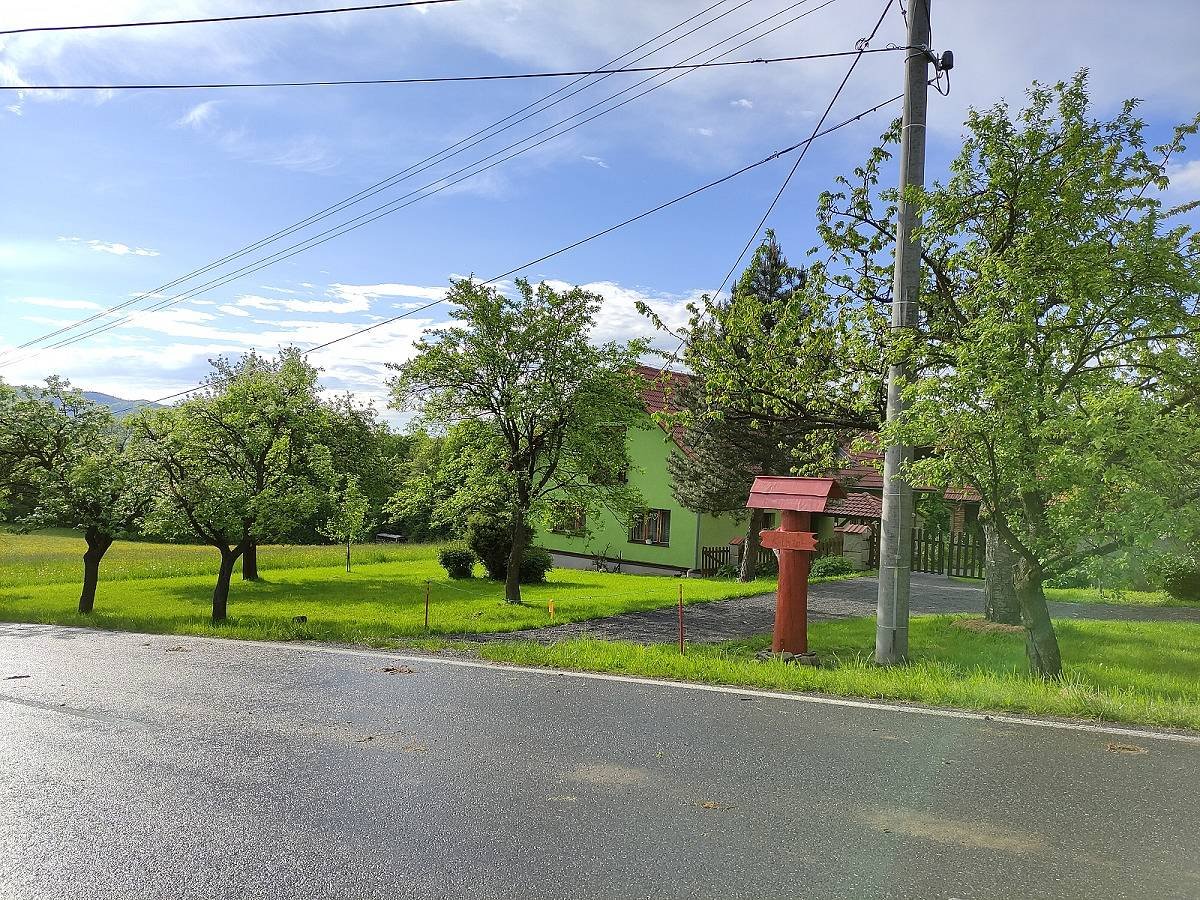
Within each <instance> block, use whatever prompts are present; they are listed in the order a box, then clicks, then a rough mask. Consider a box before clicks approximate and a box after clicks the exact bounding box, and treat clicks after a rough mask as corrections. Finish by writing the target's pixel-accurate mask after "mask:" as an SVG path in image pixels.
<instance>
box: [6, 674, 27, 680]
mask: <svg viewBox="0 0 1200 900" xmlns="http://www.w3.org/2000/svg"><path fill="white" fill-rule="evenodd" d="M32 677H33V676H32V675H9V676H8V677H7V678H5V679H4V680H5V681H13V680H15V679H17V678H32Z"/></svg>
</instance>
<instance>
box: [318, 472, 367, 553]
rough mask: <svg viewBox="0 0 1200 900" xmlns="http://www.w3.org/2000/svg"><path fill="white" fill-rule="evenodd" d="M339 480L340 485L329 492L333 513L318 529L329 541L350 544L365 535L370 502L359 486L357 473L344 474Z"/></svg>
mask: <svg viewBox="0 0 1200 900" xmlns="http://www.w3.org/2000/svg"><path fill="white" fill-rule="evenodd" d="M341 482H342V483H341V486H340V487H338V488H337V489H335V490H334V491H331V492H330V498H329V499H330V503H331V504H332V506H333V514H332V515H331V516H330V517H329V519H328V520H327V521H326V522H325V524H324V526H322V528H321V529H320V530H321V534H323V535H325V537H327V538H329V539H330V540H331V541H336V542H337V543H339V544H350V543H354V542H356V541H360V540H362V539H363V538H364V537H365V536H366V533H367V513H368V512H369V511H370V508H371V502H370V500H369V499H368V498H367V495H366V494H364V493H363V492H362V490H361V489H360V488H359V486H358V485H359V479H358V476H357V475H344V476H342V479H341Z"/></svg>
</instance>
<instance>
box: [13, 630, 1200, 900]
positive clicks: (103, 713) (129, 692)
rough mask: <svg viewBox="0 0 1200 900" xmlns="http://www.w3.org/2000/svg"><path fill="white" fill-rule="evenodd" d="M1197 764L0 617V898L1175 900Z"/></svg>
mask: <svg viewBox="0 0 1200 900" xmlns="http://www.w3.org/2000/svg"><path fill="white" fill-rule="evenodd" d="M13 675H27V676H29V677H27V678H11V676H13ZM1110 744H1113V745H1114V746H1116V747H1117V749H1114V747H1110V746H1109V745H1110ZM1120 746H1124V747H1126V748H1127V749H1126V750H1124V751H1122V750H1120V749H1119V747H1120ZM1136 748H1140V749H1141V750H1144V751H1146V752H1139V751H1138V749H1136ZM1198 781H1200V747H1198V746H1196V745H1195V744H1189V743H1185V742H1183V740H1181V739H1174V740H1172V739H1165V738H1156V737H1152V736H1146V735H1129V734H1114V733H1104V732H1098V731H1085V730H1078V729H1074V728H1068V727H1034V726H1031V725H1026V724H1019V723H1016V722H1011V721H1001V720H997V719H992V720H987V719H985V718H984V717H983V716H970V715H966V716H962V715H953V714H949V715H948V714H936V713H929V712H913V711H904V710H901V709H897V708H895V707H886V706H882V705H880V706H871V705H870V704H861V703H839V702H830V701H822V700H820V699H819V698H797V697H788V696H786V695H777V694H767V693H756V692H754V691H749V690H741V689H736V688H726V689H719V688H717V689H704V688H698V687H688V686H682V685H672V684H664V683H648V682H638V681H631V680H619V679H612V678H603V677H601V678H597V677H594V676H572V675H568V674H563V673H558V674H555V673H546V672H540V671H537V670H522V669H511V668H499V667H489V666H486V665H482V666H481V665H480V664H478V663H471V662H466V661H463V662H459V663H457V664H456V661H455V660H445V659H431V658H420V657H417V658H414V657H407V658H406V657H400V656H395V655H385V654H378V653H371V652H355V651H345V650H341V651H339V650H338V649H336V648H311V647H294V646H283V645H262V644H252V643H246V642H239V641H216V640H210V639H203V638H185V637H173V636H171V637H168V636H144V635H136V634H105V633H98V632H88V631H83V630H72V629H63V628H52V627H47V626H16V625H5V626H0V897H2V898H5V900H132V898H139V900H140V898H146V900H209V898H231V900H256V898H270V900H317V898H320V900H326V898H334V900H351V898H353V900H374V898H380V900H382V898H450V897H455V898H457V897H463V898H466V897H469V898H480V900H494V898H519V900H558V898H563V900H566V898H572V900H590V898H607V900H627V898H628V900H635V898H656V900H673V898H714V900H717V898H719V900H738V898H776V897H822V898H824V897H831V898H832V897H836V898H858V897H863V898H883V897H886V898H888V900H907V898H921V900H926V898H943V900H945V898H952V897H956V898H965V900H1007V898H1031V897H1036V898H1043V900H1059V898H1072V900H1074V898H1088V900H1092V898H1105V900H1120V898H1134V897H1137V898H1144V897H1153V898H1181V900H1182V898H1188V900H1193V898H1195V897H1197V896H1200V843H1197V840H1196V835H1197V834H1200V805H1197V804H1196V802H1195V799H1196V798H1195V785H1196V784H1197V783H1198Z"/></svg>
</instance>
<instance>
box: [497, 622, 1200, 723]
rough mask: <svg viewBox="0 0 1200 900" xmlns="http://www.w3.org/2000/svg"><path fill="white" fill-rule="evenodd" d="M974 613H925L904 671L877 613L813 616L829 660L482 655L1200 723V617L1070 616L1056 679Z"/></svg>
mask: <svg viewBox="0 0 1200 900" xmlns="http://www.w3.org/2000/svg"><path fill="white" fill-rule="evenodd" d="M964 621H968V622H969V621H970V617H963V616H916V617H914V618H913V619H912V626H911V633H910V638H911V644H912V653H913V659H914V661H913V662H912V663H911V664H910V665H907V666H900V667H895V668H881V667H879V666H876V665H875V664H874V663H873V662H872V660H871V655H870V652H869V649H868V648H870V647H872V645H873V641H874V627H875V625H874V620H873V619H844V620H841V621H834V622H818V623H814V624H812V625H811V626H810V634H811V645H812V646H813V647H814V648H815V649H816V650H817V651H818V653H820V655H821V657H822V660H823V662H824V665H823V666H822V667H821V668H810V667H805V666H792V665H787V664H784V663H780V662H774V661H770V662H759V661H757V660H756V659H754V654H755V652H756V651H758V650H759V649H762V648H763V647H765V646H768V645H769V639H768V638H766V637H762V638H757V639H752V640H746V641H734V642H731V643H727V644H721V645H717V646H701V645H693V646H690V647H689V648H688V651H687V654H686V655H684V656H680V655H679V652H678V651H677V650H676V649H674V648H673V647H671V646H669V645H651V646H640V645H636V644H629V643H622V642H615V641H614V642H606V641H590V640H575V641H568V642H563V643H560V644H554V645H549V646H545V645H539V644H533V643H527V642H504V643H496V644H488V645H485V646H483V647H481V648H480V649H479V654H480V655H481V656H483V657H485V658H487V659H492V660H497V661H504V662H510V663H518V664H523V665H538V666H549V667H554V668H564V669H576V670H585V671H594V672H616V673H621V674H627V675H643V676H651V677H660V678H672V679H679V680H684V681H696V682H703V683H710V684H733V685H748V686H753V687H758V688H767V689H776V690H792V691H817V692H820V693H825V694H833V695H838V696H846V697H866V698H872V699H882V700H895V701H907V702H916V703H925V704H930V705H935V706H952V707H959V708H964V709H978V710H997V711H999V710H1005V711H1013V712H1021V713H1031V714H1036V715H1052V716H1066V717H1071V718H1083V719H1099V720H1104V721H1110V722H1125V723H1132V724H1142V725H1154V726H1163V727H1174V728H1188V729H1194V730H1200V625H1194V624H1190V623H1175V622H1170V623H1168V622H1138V623H1134V622H1103V621H1059V622H1057V623H1056V627H1057V629H1058V635H1059V641H1060V642H1061V645H1062V651H1063V658H1064V659H1065V660H1067V672H1066V677H1065V678H1064V680H1063V681H1062V682H1060V683H1046V682H1042V681H1040V680H1037V679H1034V678H1031V677H1030V676H1029V674H1028V669H1027V667H1026V664H1025V659H1024V637H1023V636H1022V635H1021V634H1010V633H980V632H978V631H974V630H971V629H969V628H965V627H963V625H962V624H961V623H962V622H964Z"/></svg>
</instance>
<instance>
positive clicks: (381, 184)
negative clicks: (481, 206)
mask: <svg viewBox="0 0 1200 900" xmlns="http://www.w3.org/2000/svg"><path fill="white" fill-rule="evenodd" d="M726 2H728V0H716V2H715V3H713V4H711V5H710V6H708V7H706V8H704V9H702V10H701V11H700V12H698V13H695V14H694V15H692V16H689V17H688V18H686V19H684V20H683V21H681V22H679V23H677V24H675V25H672V26H671V27H670V28H668V29H666V30H665V31H661V32H659V33H658V34H656V35H655V36H654V37H652V38H649V39H648V40H646V41H643V42H642V43H641V44H638V45H637V46H636V47H634V48H632V49H631V50H627V51H626V52H625V53H622V54H621V55H620V56H617V57H614V58H613V59H610V60H609V61H608V62H607V63H605V64H604V65H603V66H601V67H600V68H607V67H609V66H612V65H614V64H616V63H618V62H620V61H621V60H622V59H624V58H625V57H627V56H630V55H631V54H633V53H637V52H638V51H639V50H642V49H643V48H645V47H647V46H649V45H650V44H653V43H654V42H656V41H658V40H659V39H660V38H663V37H666V36H667V35H668V34H670V33H671V32H673V31H676V30H678V29H680V28H682V27H683V26H685V25H688V24H690V23H691V22H694V21H695V20H696V19H699V18H701V17H702V16H705V15H707V14H708V13H710V12H712V11H713V10H714V9H716V8H717V7H719V6H723V5H724V4H725V3H726ZM750 2H751V0H741V2H739V3H738V4H737V5H736V6H733V7H731V8H730V9H727V10H725V11H724V12H721V13H719V14H717V15H716V16H713V17H712V18H711V19H709V20H708V21H706V22H701V23H700V24H699V25H695V26H693V27H692V28H690V29H689V30H687V31H685V32H683V33H682V34H679V35H676V36H675V37H673V38H672V39H671V40H669V41H667V42H666V43H665V44H662V45H661V46H659V47H657V48H654V49H652V50H650V51H648V52H647V53H644V54H642V55H641V56H639V57H637V58H636V59H634V60H633V61H632V62H635V63H636V62H641V61H642V60H644V59H646V58H648V57H650V56H652V55H653V54H654V53H657V52H659V51H661V50H664V49H666V48H667V47H669V46H671V44H674V43H676V42H677V41H679V40H682V39H683V38H686V37H688V36H690V35H692V34H693V33H695V32H696V31H698V30H700V29H702V28H707V27H708V26H709V25H712V24H713V23H714V22H716V21H718V20H719V19H722V18H724V17H725V16H728V15H730V14H731V13H733V12H736V11H737V10H739V9H741V8H742V7H744V6H746V5H747V4H748V3H750ZM793 5H794V4H793ZM587 77H588V76H581V77H579V78H576V79H574V80H573V81H571V82H569V83H567V84H565V85H563V86H562V87H560V88H558V89H557V90H554V91H551V92H550V93H548V94H546V95H544V96H543V97H541V98H539V99H538V100H535V101H533V102H532V103H528V104H526V105H525V106H522V107H520V108H519V109H517V110H515V111H514V112H511V113H509V114H508V115H507V116H504V117H502V118H500V119H497V120H496V121H495V122H493V123H492V124H491V125H488V126H485V127H484V128H481V129H479V130H477V131H475V132H473V133H471V134H469V135H467V136H466V137H465V138H462V139H460V140H458V141H457V142H455V143H453V144H450V145H449V146H448V147H445V148H443V149H442V150H440V151H438V152H437V153H434V154H431V155H430V156H427V157H425V158H424V159H422V160H419V161H418V162H416V163H413V164H412V165H410V166H408V167H407V168H405V169H401V170H400V171H399V172H396V173H394V174H392V175H389V176H388V177H387V178H384V179H381V180H380V181H377V182H375V183H374V184H371V185H368V186H367V187H365V188H363V189H362V190H361V191H358V192H357V193H355V194H351V195H350V196H349V197H347V198H345V199H343V200H340V201H338V202H337V203H334V204H332V205H330V206H327V207H325V208H324V209H321V210H318V211H317V212H315V213H313V214H312V215H310V216H308V217H307V218H305V219H301V220H300V221H298V222H294V223H292V224H291V225H289V226H287V227H286V228H282V229H280V230H279V231H276V232H274V233H273V234H269V235H267V236H266V237H265V238H260V239H259V240H257V241H255V242H253V243H251V244H247V245H245V246H244V247H242V248H240V249H238V250H235V251H233V252H231V253H228V254H226V255H225V256H223V257H221V258H220V259H217V260H215V261H213V262H211V263H208V264H206V265H204V266H201V267H199V268H197V269H193V270H192V271H191V272H188V273H186V274H184V275H181V276H179V277H178V278H176V279H174V280H173V281H169V282H167V283H166V284H161V285H159V286H158V287H156V288H153V289H151V290H149V291H145V292H143V293H141V294H139V295H137V296H134V297H131V298H130V299H128V300H125V301H122V302H121V303H117V304H114V305H113V306H110V307H108V309H105V310H101V311H100V312H96V313H92V314H90V315H87V316H84V317H83V318H81V319H79V320H78V321H76V322H73V323H71V324H70V325H66V326H63V327H61V328H58V329H55V330H53V331H50V332H47V333H46V334H43V335H39V336H38V337H36V338H32V339H30V340H28V341H26V342H25V343H23V344H20V345H18V346H17V347H16V348H15V350H17V351H20V350H24V349H27V348H29V347H31V346H33V345H34V344H38V343H41V342H42V341H45V340H48V339H50V338H54V337H57V336H59V335H61V334H65V333H66V332H69V331H74V330H75V329H76V328H79V327H81V326H83V325H87V324H89V323H91V322H94V321H96V320H98V319H103V318H105V317H107V316H109V315H111V314H113V313H115V312H119V311H120V310H122V309H126V308H128V307H130V306H133V305H134V304H136V303H140V302H141V301H142V300H145V299H148V298H151V297H154V296H156V295H157V294H158V293H159V292H161V291H166V290H170V289H171V288H173V287H177V286H178V285H180V284H183V283H184V282H186V281H190V280H191V279H193V278H196V277H198V276H200V275H203V274H206V273H207V272H210V271H212V270H213V269H215V268H218V267H219V266H222V265H224V264H225V263H228V262H232V261H233V260H235V259H238V258H239V257H242V256H245V255H247V254H249V253H253V252H254V251H255V250H258V249H260V248H262V247H264V246H266V245H268V244H271V243H274V242H275V241H277V240H279V239H281V238H284V237H287V236H288V235H290V234H294V233H295V232H297V231H300V230H301V229H303V228H307V227H308V226H309V225H313V224H316V223H317V222H320V221H322V220H324V219H327V218H329V217H330V216H333V215H336V214H337V213H339V212H341V211H342V210H344V209H347V208H349V207H351V206H354V205H356V204H358V203H361V202H362V201H363V200H365V199H367V198H369V197H372V196H374V195H376V194H379V193H381V192H383V191H385V190H387V189H388V188H390V187H393V186H394V185H396V184H398V183H400V182H401V181H404V180H406V179H408V178H411V177H412V176H413V175H416V174H419V173H420V172H422V171H425V170H427V169H429V168H432V167H433V166H434V165H436V164H438V163H439V162H444V161H446V160H447V159H451V158H452V157H455V156H457V155H459V154H460V153H464V152H465V151H467V150H469V149H471V148H472V147H475V146H478V145H479V144H480V143H482V142H483V141H485V140H488V139H490V138H492V137H495V136H496V135H498V134H501V133H502V132H504V131H507V130H509V129H510V128H514V127H516V126H517V125H519V124H521V123H522V122H525V121H528V120H529V119H530V118H532V117H533V116H535V115H538V114H539V113H542V112H545V111H546V110H548V109H550V108H551V107H554V106H557V105H558V104H559V103H562V102H563V101H565V100H568V99H570V98H571V97H573V96H575V95H576V94H578V93H580V92H582V91H584V90H587V89H588V88H589V87H593V86H595V85H597V84H599V83H600V82H602V81H604V80H605V79H607V78H609V77H611V76H609V75H603V76H601V77H600V78H598V79H596V80H595V81H593V82H591V83H590V84H584V85H582V86H580V87H577V88H575V89H574V90H571V88H572V86H573V85H576V84H578V83H579V82H582V81H586V80H587ZM564 92H566V93H564ZM559 95H561V96H559ZM554 97H558V99H557V100H552V98H554ZM548 100H552V102H550V103H548V104H546V105H545V106H542V104H544V103H546V101H548ZM539 106H541V107H542V108H541V109H538V108H537V107H539ZM531 110H532V111H531ZM522 114H524V115H522ZM505 123H508V124H505ZM0 358H2V357H0ZM28 358H30V357H25V358H24V359H28ZM19 361H21V360H19ZM0 365H4V363H0Z"/></svg>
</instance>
